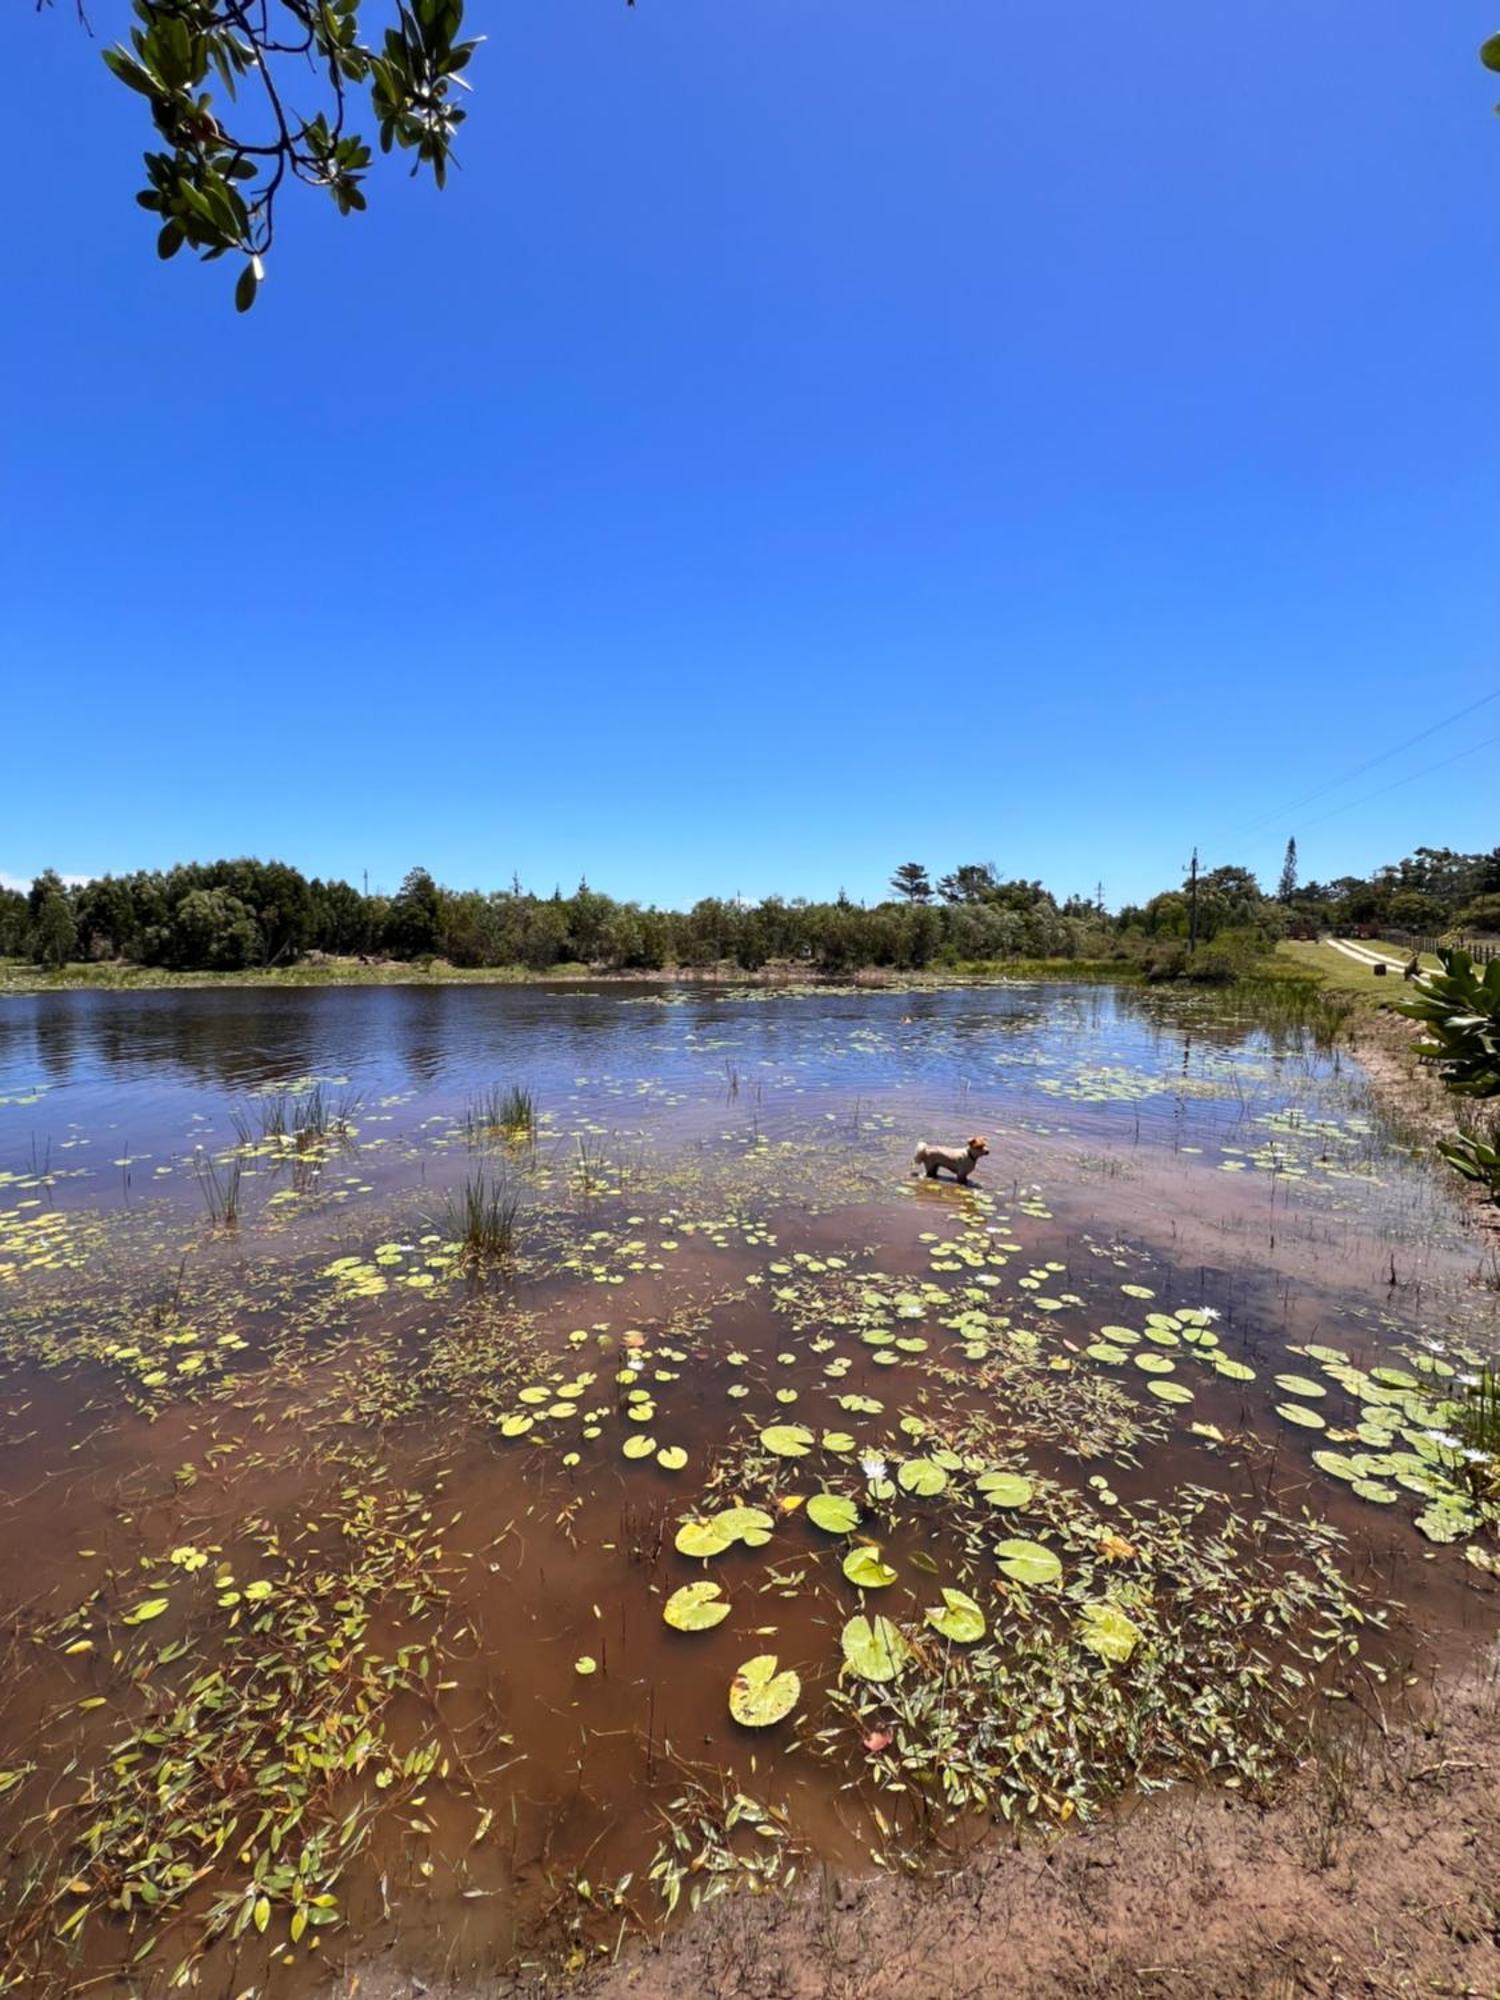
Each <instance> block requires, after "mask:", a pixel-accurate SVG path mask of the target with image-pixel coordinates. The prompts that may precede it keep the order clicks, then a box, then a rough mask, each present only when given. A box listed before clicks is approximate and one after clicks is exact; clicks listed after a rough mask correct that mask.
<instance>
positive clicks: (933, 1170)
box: [927, 1160, 938, 1181]
mask: <svg viewBox="0 0 1500 2000" xmlns="http://www.w3.org/2000/svg"><path fill="white" fill-rule="evenodd" d="M937 1177H938V1163H937V1161H936V1160H929V1161H928V1162H927V1178H928V1180H930V1181H935V1180H936V1179H937Z"/></svg>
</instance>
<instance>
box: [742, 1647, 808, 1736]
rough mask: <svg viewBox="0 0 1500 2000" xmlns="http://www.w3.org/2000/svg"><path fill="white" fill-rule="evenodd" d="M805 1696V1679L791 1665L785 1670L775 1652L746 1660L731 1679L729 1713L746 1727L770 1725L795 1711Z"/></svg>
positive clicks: (759, 1654) (758, 1654) (767, 1727)
mask: <svg viewBox="0 0 1500 2000" xmlns="http://www.w3.org/2000/svg"><path fill="white" fill-rule="evenodd" d="M801 1698H802V1682H801V1680H800V1678H799V1677H798V1675H797V1674H795V1673H794V1672H793V1671H792V1669H791V1668H790V1667H788V1668H786V1670H785V1671H784V1672H783V1671H782V1670H781V1663H780V1661H779V1660H778V1659H777V1657H776V1655H775V1654H774V1653H757V1654H756V1655H755V1658H754V1659H753V1660H746V1661H745V1663H744V1665H743V1666H742V1667H741V1668H740V1669H739V1671H738V1672H737V1673H736V1674H735V1677H734V1679H733V1680H732V1681H731V1682H730V1683H729V1713H730V1714H731V1715H732V1716H733V1717H734V1719H735V1721H736V1722H738V1723H742V1724H743V1725H744V1727H745V1728H746V1729H769V1728H770V1726H771V1724H772V1723H773V1722H780V1721H782V1720H783V1718H784V1717H786V1716H788V1715H790V1714H791V1712H792V1710H793V1709H794V1708H795V1707H796V1706H797V1703H798V1702H799V1701H800V1700H801Z"/></svg>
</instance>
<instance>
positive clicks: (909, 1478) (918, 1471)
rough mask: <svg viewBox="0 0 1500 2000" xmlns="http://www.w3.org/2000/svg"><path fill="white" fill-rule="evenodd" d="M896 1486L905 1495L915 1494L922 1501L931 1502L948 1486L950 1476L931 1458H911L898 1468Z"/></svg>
mask: <svg viewBox="0 0 1500 2000" xmlns="http://www.w3.org/2000/svg"><path fill="white" fill-rule="evenodd" d="M896 1484H897V1485H898V1486H899V1487H900V1488H901V1491H902V1492H903V1493H914V1494H916V1495H917V1496H918V1498H920V1499H923V1500H930V1499H931V1498H932V1496H933V1495H934V1494H935V1493H941V1492H942V1490H943V1488H944V1487H945V1486H946V1485H947V1484H948V1475H947V1473H946V1472H944V1470H943V1468H942V1467H941V1466H940V1465H934V1464H933V1462H932V1460H931V1459H930V1458H909V1459H907V1460H906V1462H905V1464H903V1465H901V1466H899V1467H898V1468H897V1471H896Z"/></svg>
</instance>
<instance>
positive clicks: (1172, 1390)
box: [1146, 1382, 1193, 1403]
mask: <svg viewBox="0 0 1500 2000" xmlns="http://www.w3.org/2000/svg"><path fill="white" fill-rule="evenodd" d="M1146 1387H1147V1388H1148V1389H1149V1390H1150V1392H1151V1394H1152V1395H1153V1396H1155V1397H1157V1398H1158V1399H1159V1400H1160V1401H1161V1402H1163V1403H1190V1402H1192V1400H1193V1392H1192V1390H1191V1389H1184V1388H1183V1386H1182V1384H1181V1383H1180V1382H1148V1383H1147V1384H1146Z"/></svg>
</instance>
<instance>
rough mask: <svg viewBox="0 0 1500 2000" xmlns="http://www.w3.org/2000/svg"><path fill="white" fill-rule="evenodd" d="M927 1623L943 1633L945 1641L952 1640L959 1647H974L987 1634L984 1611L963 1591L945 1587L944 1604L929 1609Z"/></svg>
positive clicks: (934, 1605)
mask: <svg viewBox="0 0 1500 2000" xmlns="http://www.w3.org/2000/svg"><path fill="white" fill-rule="evenodd" d="M927 1622H928V1624H929V1625H930V1626H931V1627H932V1628H933V1630H934V1631H935V1632H941V1633H942V1635H943V1637H944V1638H945V1639H951V1640H952V1641H953V1642H954V1644H955V1645H957V1646H972V1645H973V1644H974V1642H975V1640H976V1639H982V1638H983V1637H984V1633H985V1624H984V1613H983V1611H982V1610H981V1609H980V1608H979V1606H978V1605H977V1604H976V1603H975V1601H974V1599H973V1598H972V1597H969V1596H968V1595H966V1593H965V1592H963V1591H962V1590H949V1589H947V1588H946V1587H945V1588H944V1591H943V1601H942V1604H941V1605H936V1604H933V1605H930V1606H929V1607H928V1610H927Z"/></svg>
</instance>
